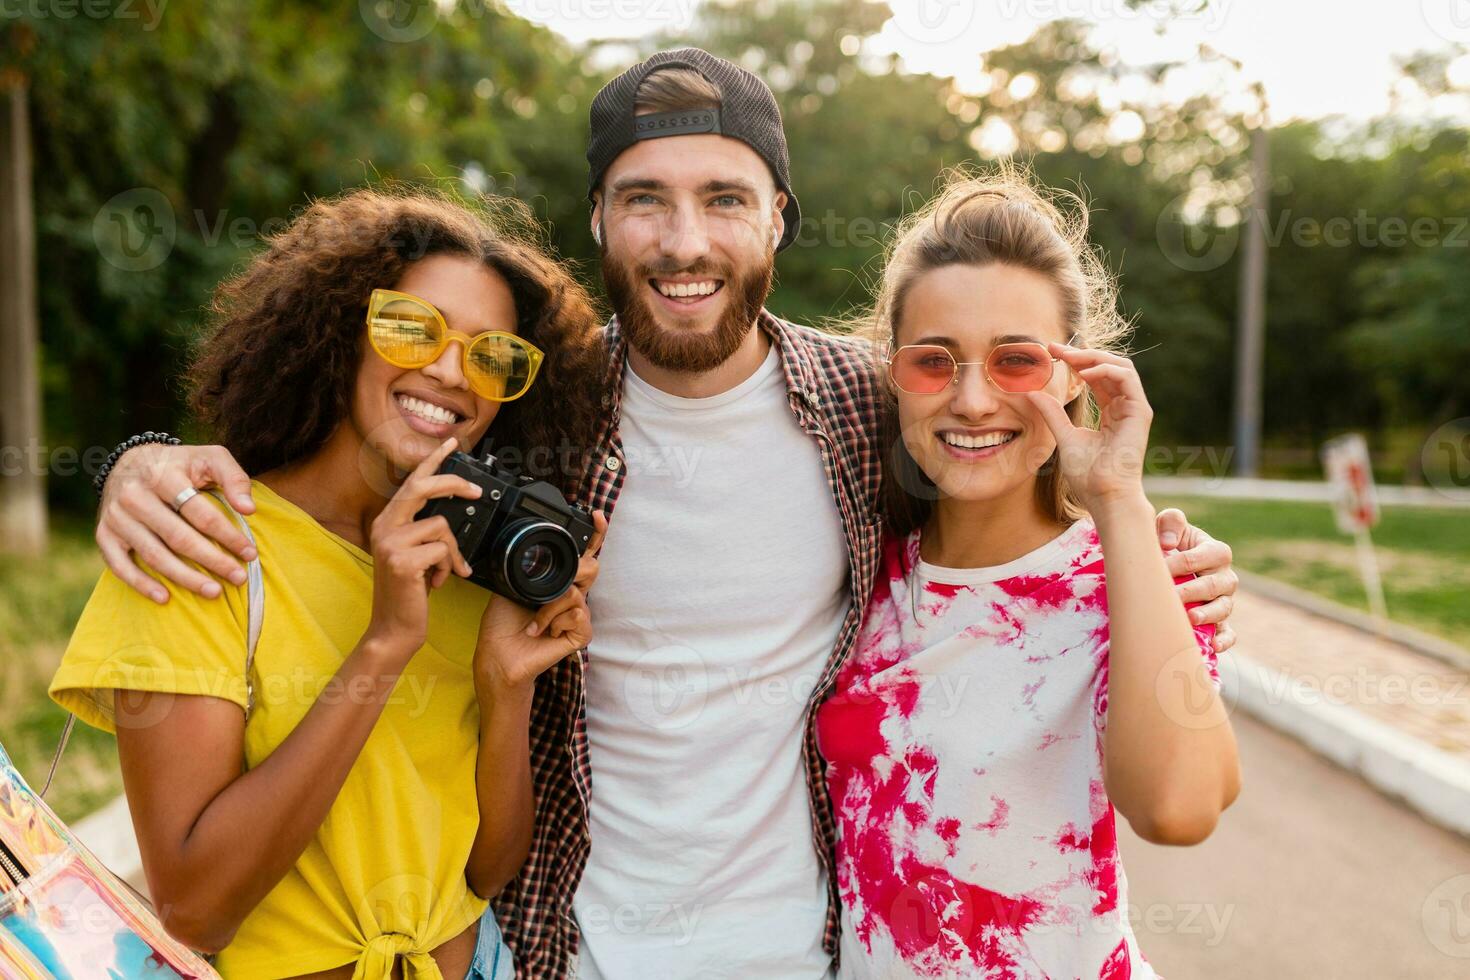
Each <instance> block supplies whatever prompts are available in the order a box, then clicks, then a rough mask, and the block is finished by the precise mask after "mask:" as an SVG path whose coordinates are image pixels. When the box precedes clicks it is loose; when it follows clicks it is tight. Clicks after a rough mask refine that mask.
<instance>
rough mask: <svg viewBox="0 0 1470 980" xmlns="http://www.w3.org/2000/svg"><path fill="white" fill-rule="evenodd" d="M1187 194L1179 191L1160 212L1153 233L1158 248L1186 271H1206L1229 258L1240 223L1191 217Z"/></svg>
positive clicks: (1238, 243)
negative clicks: (1226, 223)
mask: <svg viewBox="0 0 1470 980" xmlns="http://www.w3.org/2000/svg"><path fill="white" fill-rule="evenodd" d="M1189 197H1190V195H1189V194H1187V193H1186V194H1180V195H1179V196H1178V197H1176V198H1174V200H1172V201H1170V202H1169V203H1168V204H1166V205H1165V206H1164V209H1163V210H1162V211H1160V212H1159V220H1158V223H1157V225H1155V227H1154V237H1155V239H1156V240H1157V241H1158V243H1159V251H1161V252H1163V253H1164V258H1166V259H1168V260H1169V261H1170V262H1171V263H1172V264H1173V265H1174V266H1176V267H1177V268H1180V269H1183V270H1184V271H1185V272H1209V271H1210V270H1211V269H1218V268H1220V266H1222V265H1224V264H1225V263H1226V262H1229V261H1230V259H1231V256H1233V255H1234V254H1235V250H1236V248H1237V247H1239V245H1240V225H1238V224H1236V225H1226V226H1223V227H1222V226H1220V225H1217V224H1215V223H1214V222H1213V221H1205V220H1200V221H1191V220H1188V218H1187V217H1186V213H1185V204H1186V202H1187V201H1188V200H1189Z"/></svg>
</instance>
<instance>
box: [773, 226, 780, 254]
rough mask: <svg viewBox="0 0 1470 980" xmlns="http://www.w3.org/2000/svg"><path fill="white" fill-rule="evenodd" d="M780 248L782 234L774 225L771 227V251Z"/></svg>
mask: <svg viewBox="0 0 1470 980" xmlns="http://www.w3.org/2000/svg"><path fill="white" fill-rule="evenodd" d="M780 247H781V232H780V231H778V230H777V228H776V226H775V225H772V226H771V251H773V252H774V251H775V250H776V249H778V248H780Z"/></svg>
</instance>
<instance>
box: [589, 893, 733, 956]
mask: <svg viewBox="0 0 1470 980" xmlns="http://www.w3.org/2000/svg"><path fill="white" fill-rule="evenodd" d="M703 915H704V906H703V905H687V906H686V905H685V904H684V903H683V902H643V903H641V904H640V903H637V902H624V903H622V904H621V905H613V906H608V905H602V904H599V903H586V904H579V905H578V906H577V925H578V927H580V928H581V930H582V932H584V933H592V934H594V935H604V934H607V933H618V934H620V935H643V936H662V937H664V938H665V939H666V940H667V942H668V943H669V944H670V945H672V946H687V945H689V943H690V942H691V941H692V940H693V939H694V932H695V930H696V929H697V928H698V927H699V920H700V918H701V917H702V916H703Z"/></svg>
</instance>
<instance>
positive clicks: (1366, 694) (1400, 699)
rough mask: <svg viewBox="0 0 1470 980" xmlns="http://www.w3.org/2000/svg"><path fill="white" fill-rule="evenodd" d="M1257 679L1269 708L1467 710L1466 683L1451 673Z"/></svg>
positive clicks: (1469, 687) (1360, 670) (1361, 672)
mask: <svg viewBox="0 0 1470 980" xmlns="http://www.w3.org/2000/svg"><path fill="white" fill-rule="evenodd" d="M1260 680H1261V683H1262V684H1263V686H1264V692H1263V695H1262V696H1263V697H1264V698H1265V700H1266V703H1267V704H1273V705H1277V704H1287V703H1290V704H1298V705H1334V706H1338V707H1364V706H1367V707H1372V706H1377V705H1413V706H1416V707H1421V708H1457V707H1458V708H1465V707H1470V682H1467V681H1466V679H1465V678H1464V677H1455V676H1454V675H1452V674H1436V673H1422V674H1385V673H1379V672H1376V671H1373V670H1369V669H1368V668H1366V667H1357V668H1354V669H1352V670H1341V671H1334V672H1333V673H1330V674H1326V675H1323V676H1320V677H1319V676H1289V675H1286V674H1280V673H1275V674H1271V675H1267V674H1262V676H1261V678H1260Z"/></svg>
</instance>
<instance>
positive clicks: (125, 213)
mask: <svg viewBox="0 0 1470 980" xmlns="http://www.w3.org/2000/svg"><path fill="white" fill-rule="evenodd" d="M289 224H290V221H289V219H287V218H285V217H280V216H275V217H269V218H265V219H263V220H261V219H257V218H253V217H250V216H248V215H235V214H231V212H230V211H229V209H228V208H226V209H224V210H221V211H216V212H214V213H212V214H211V213H207V212H205V211H204V210H203V209H200V208H195V209H194V210H193V211H191V212H189V213H188V214H186V215H184V216H183V217H182V220H180V216H179V215H178V214H176V213H175V211H174V208H173V205H172V204H170V203H169V200H168V198H167V197H165V196H164V194H163V192H161V191H159V190H158V189H157V188H153V187H134V188H132V189H130V190H126V191H123V192H122V193H120V194H117V195H115V196H114V197H113V198H112V199H111V200H109V201H108V202H107V203H106V204H104V205H102V207H101V208H100V209H99V210H98V211H97V214H96V216H95V217H94V218H93V219H92V240H93V242H94V243H95V244H96V246H97V251H98V254H100V255H101V256H102V258H103V259H104V260H105V261H106V262H107V263H108V264H109V265H112V266H113V267H115V268H117V269H120V270H122V271H123V272H147V271H148V270H150V269H155V268H157V267H158V266H159V265H161V264H163V262H164V260H165V259H167V258H168V257H169V255H170V254H171V253H172V252H173V249H174V245H175V244H176V243H177V241H178V237H179V232H180V231H181V230H183V231H187V232H189V233H190V234H193V235H195V236H197V238H198V240H199V242H200V243H201V244H202V245H204V247H206V248H219V247H221V246H225V247H229V248H236V249H241V248H250V247H253V246H254V245H256V244H258V243H259V242H260V241H261V239H264V238H268V237H270V236H271V235H274V234H277V233H278V232H281V231H283V230H285V228H286V227H287V226H288V225H289ZM312 234H313V237H314V239H315V240H316V241H319V242H321V243H322V244H323V245H327V244H332V243H334V242H343V243H360V242H364V241H373V240H381V241H380V243H381V245H382V246H383V247H384V248H390V247H391V248H394V249H401V250H402V251H403V252H404V255H405V256H406V257H407V258H409V259H415V258H420V257H422V256H423V255H424V254H425V252H426V251H427V249H428V232H427V231H421V232H414V231H406V232H404V234H406V235H414V236H417V237H413V238H409V239H408V240H401V239H389V238H385V237H384V229H383V227H382V225H381V224H380V223H378V222H377V221H376V220H374V219H367V220H365V221H362V222H356V221H347V220H340V219H339V220H333V219H328V218H321V219H318V220H317V221H316V222H315V223H314V225H313V232H312ZM405 246H407V247H406V248H405Z"/></svg>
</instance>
